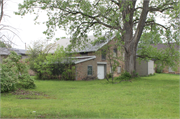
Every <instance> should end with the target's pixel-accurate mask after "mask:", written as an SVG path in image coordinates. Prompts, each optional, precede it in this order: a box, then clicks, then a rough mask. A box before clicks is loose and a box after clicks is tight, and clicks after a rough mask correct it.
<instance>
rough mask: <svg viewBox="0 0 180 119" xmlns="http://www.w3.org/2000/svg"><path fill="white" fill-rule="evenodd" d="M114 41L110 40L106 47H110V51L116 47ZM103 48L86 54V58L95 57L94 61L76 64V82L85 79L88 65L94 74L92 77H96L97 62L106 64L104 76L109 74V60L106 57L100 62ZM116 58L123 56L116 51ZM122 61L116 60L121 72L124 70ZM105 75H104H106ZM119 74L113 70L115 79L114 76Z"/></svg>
mask: <svg viewBox="0 0 180 119" xmlns="http://www.w3.org/2000/svg"><path fill="white" fill-rule="evenodd" d="M116 44H117V43H116V41H114V40H111V41H110V42H109V43H108V44H107V45H110V46H111V47H110V50H111V51H113V49H114V48H115V47H117V46H116ZM102 49H103V48H101V49H99V50H98V51H96V52H88V54H87V56H94V55H95V56H96V58H95V59H94V60H90V61H87V62H83V63H80V64H77V65H76V71H77V72H78V76H77V80H81V78H83V77H86V76H87V66H88V65H91V64H92V65H93V72H94V75H96V76H97V62H104V63H107V64H106V66H105V67H106V69H105V71H106V74H109V73H110V71H111V69H110V62H109V60H108V58H107V56H106V60H102V58H101V50H102ZM75 56H82V55H81V54H78V53H77V54H76V55H75ZM117 56H118V57H119V56H121V57H122V56H123V55H122V54H121V52H120V51H117ZM122 60H123V58H122V59H121V60H120V59H119V60H118V61H119V63H120V65H119V66H120V67H121V72H123V70H124V66H125V65H124V61H122ZM84 69H86V70H84ZM79 70H80V71H79ZM106 74H105V75H106ZM120 74H121V73H118V71H117V68H116V70H115V72H114V76H115V77H116V76H119V75H120Z"/></svg>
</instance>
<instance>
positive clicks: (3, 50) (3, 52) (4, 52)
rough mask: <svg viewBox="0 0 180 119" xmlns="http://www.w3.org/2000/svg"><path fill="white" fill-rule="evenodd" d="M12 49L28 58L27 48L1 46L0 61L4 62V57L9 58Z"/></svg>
mask: <svg viewBox="0 0 180 119" xmlns="http://www.w3.org/2000/svg"><path fill="white" fill-rule="evenodd" d="M10 51H14V52H16V53H17V54H18V55H21V56H22V59H25V58H27V57H28V56H27V55H26V50H23V49H16V48H0V63H2V60H3V58H7V57H8V55H9V54H10Z"/></svg>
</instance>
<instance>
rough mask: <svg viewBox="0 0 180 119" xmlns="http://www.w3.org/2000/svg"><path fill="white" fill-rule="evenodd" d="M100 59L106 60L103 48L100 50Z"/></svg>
mask: <svg viewBox="0 0 180 119" xmlns="http://www.w3.org/2000/svg"><path fill="white" fill-rule="evenodd" d="M101 59H102V60H106V51H105V50H102V51H101Z"/></svg>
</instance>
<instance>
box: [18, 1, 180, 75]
mask: <svg viewBox="0 0 180 119" xmlns="http://www.w3.org/2000/svg"><path fill="white" fill-rule="evenodd" d="M178 1H179V0H141V1H139V0H24V3H23V4H20V5H19V12H18V13H16V14H18V15H22V16H23V15H25V14H27V13H32V12H34V13H36V15H37V17H38V15H40V14H39V12H40V11H41V10H46V11H47V16H48V21H46V22H44V23H45V24H46V25H47V30H46V31H45V32H44V33H45V34H46V35H47V36H48V38H52V37H53V35H54V32H55V30H56V28H57V27H58V28H64V29H65V30H67V31H68V32H69V33H70V34H71V38H72V40H71V43H72V44H80V43H82V42H84V41H87V40H88V39H87V34H88V33H89V32H90V31H93V32H94V35H95V36H97V37H98V36H101V35H102V32H103V31H110V33H111V34H113V35H116V38H117V39H118V40H119V42H120V44H121V46H122V47H124V50H125V70H126V71H128V72H129V73H130V74H133V71H135V69H136V63H135V62H136V50H137V45H138V43H139V41H140V37H141V35H142V32H143V29H144V28H146V29H147V30H148V29H150V27H151V28H152V26H153V27H156V28H157V27H158V28H159V31H161V32H159V33H160V34H161V35H164V36H168V38H165V41H164V42H167V43H168V42H171V41H174V42H175V41H178V39H177V35H176V33H177V32H178V28H179V26H177V25H178V22H179V21H178V15H179V6H180V5H179V2H178ZM36 8H37V10H36ZM160 15H161V17H162V18H168V20H169V21H170V22H169V23H167V24H166V25H162V24H160V23H156V19H155V18H156V16H160ZM35 20H36V18H35ZM145 26H146V27H145ZM172 29H173V30H172ZM163 31H164V32H163ZM170 34H171V35H170ZM82 38H83V40H82Z"/></svg>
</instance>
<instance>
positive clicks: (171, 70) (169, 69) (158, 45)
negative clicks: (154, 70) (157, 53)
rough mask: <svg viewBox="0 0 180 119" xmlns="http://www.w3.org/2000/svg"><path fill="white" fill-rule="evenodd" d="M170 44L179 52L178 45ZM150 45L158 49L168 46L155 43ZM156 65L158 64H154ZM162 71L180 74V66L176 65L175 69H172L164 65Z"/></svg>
mask: <svg viewBox="0 0 180 119" xmlns="http://www.w3.org/2000/svg"><path fill="white" fill-rule="evenodd" d="M171 45H173V46H174V48H175V49H176V50H177V51H179V52H180V46H179V45H177V44H174V43H171ZM152 46H154V47H155V48H157V49H158V50H160V49H166V48H167V47H168V46H167V45H165V44H157V45H152ZM155 64H156V63H155ZM177 64H179V62H177ZM156 65H158V64H156ZM162 72H163V73H173V74H180V66H179V67H178V69H177V71H173V69H172V68H171V67H168V66H166V67H165V68H164V69H163V71H162Z"/></svg>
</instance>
